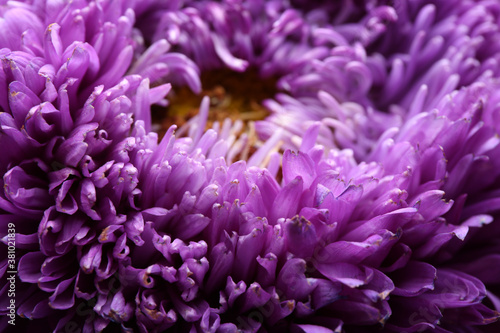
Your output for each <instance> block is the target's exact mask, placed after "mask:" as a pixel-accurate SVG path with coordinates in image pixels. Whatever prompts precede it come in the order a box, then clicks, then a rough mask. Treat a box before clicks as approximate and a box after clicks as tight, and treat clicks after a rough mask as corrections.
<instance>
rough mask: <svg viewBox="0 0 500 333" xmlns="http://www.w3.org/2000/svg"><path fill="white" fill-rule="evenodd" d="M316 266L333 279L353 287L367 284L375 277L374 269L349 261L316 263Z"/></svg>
mask: <svg viewBox="0 0 500 333" xmlns="http://www.w3.org/2000/svg"><path fill="white" fill-rule="evenodd" d="M315 267H316V268H317V269H318V271H319V272H320V273H321V274H323V275H324V276H325V277H327V278H328V279H330V280H331V281H333V282H337V281H338V282H340V283H342V284H345V285H346V286H349V287H351V288H356V287H359V286H362V285H365V284H367V283H368V282H369V281H370V280H371V279H372V278H373V270H372V269H371V268H368V267H363V266H361V267H360V266H357V265H353V264H349V263H336V264H334V265H330V264H323V263H316V264H315Z"/></svg>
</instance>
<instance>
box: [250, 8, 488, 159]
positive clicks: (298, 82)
mask: <svg viewBox="0 0 500 333" xmlns="http://www.w3.org/2000/svg"><path fill="white" fill-rule="evenodd" d="M375 13H377V15H378V16H377V17H378V18H379V20H383V22H385V23H386V25H387V32H384V33H379V34H377V35H376V36H375V38H372V39H369V40H368V41H366V42H363V40H362V39H361V38H360V37H357V38H349V34H346V31H349V30H346V29H345V28H344V27H343V26H342V25H340V26H334V27H333V28H332V29H330V30H327V31H326V32H325V33H324V35H325V36H329V34H328V33H330V34H332V31H333V32H335V33H338V34H341V35H342V34H343V35H342V36H345V38H344V40H345V42H344V43H345V44H340V43H337V44H336V45H334V46H335V47H333V48H332V49H331V54H330V55H329V56H328V57H325V58H324V59H317V60H316V61H315V62H313V66H312V67H311V69H310V70H309V71H307V72H305V73H302V72H300V71H292V73H291V74H289V75H287V81H289V83H288V86H289V87H290V89H291V91H292V94H291V97H290V96H283V95H279V96H277V98H276V101H269V102H267V104H266V105H267V107H268V108H269V109H270V110H271V111H272V115H271V116H270V117H269V118H268V119H266V121H264V122H261V123H259V124H258V129H259V133H260V134H261V135H262V136H263V137H268V136H269V135H270V133H272V132H273V130H274V129H275V128H276V127H280V126H281V125H280V124H282V123H284V122H286V123H287V124H289V125H287V132H289V133H290V134H289V137H290V143H291V144H292V145H291V146H289V147H291V148H294V149H296V148H297V147H298V146H297V142H298V140H296V139H295V141H293V140H292V139H293V136H292V135H299V133H301V132H303V131H304V128H306V126H308V124H310V122H311V121H322V123H323V124H324V126H322V129H321V130H320V140H321V141H320V143H321V144H323V145H325V146H327V147H332V145H333V144H335V146H337V147H341V148H350V149H353V151H354V152H355V156H356V158H358V159H363V158H365V156H366V154H367V153H368V152H369V150H370V149H371V147H372V146H373V144H374V142H375V141H376V140H377V139H378V138H379V137H380V135H381V134H382V133H383V132H384V131H385V130H386V129H388V128H390V127H393V126H397V127H399V126H401V125H402V122H403V121H404V119H406V118H408V117H411V116H413V115H415V114H416V113H418V112H420V111H422V110H423V111H427V110H429V109H432V108H433V107H434V106H435V105H436V103H437V102H438V101H439V100H440V99H441V98H442V97H443V96H445V95H446V94H448V93H450V92H452V91H453V90H455V89H457V88H459V87H462V86H468V85H469V84H471V83H473V82H475V81H476V80H477V79H478V78H479V77H480V76H481V75H482V74H483V73H486V72H488V71H492V72H493V73H494V75H497V72H498V59H497V57H498V52H497V51H496V50H497V49H498V15H497V14H498V6H497V5H496V4H493V3H491V2H488V1H486V2H484V3H483V2H479V3H476V2H474V3H472V2H468V1H466V2H460V4H458V5H457V6H455V4H452V3H449V2H446V1H445V2H437V3H419V4H417V3H415V4H406V3H405V2H401V3H400V2H398V3H397V4H395V5H394V6H393V8H392V7H381V8H379V9H377V10H373V11H371V12H369V14H367V19H368V18H369V17H370V16H374V15H376V14H375ZM368 21H369V22H374V21H376V20H375V17H373V18H370V19H368ZM384 31H385V29H384ZM323 38H326V37H323ZM343 80H344V81H343ZM419 103H421V104H419ZM304 109H311V110H313V111H312V112H301V110H304ZM295 119H296V120H295ZM332 132H333V133H332ZM294 146H295V147H294Z"/></svg>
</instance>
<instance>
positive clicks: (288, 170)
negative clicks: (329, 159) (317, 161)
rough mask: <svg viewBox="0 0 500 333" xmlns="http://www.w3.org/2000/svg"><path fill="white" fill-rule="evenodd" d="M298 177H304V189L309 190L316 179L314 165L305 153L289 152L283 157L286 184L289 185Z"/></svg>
mask: <svg viewBox="0 0 500 333" xmlns="http://www.w3.org/2000/svg"><path fill="white" fill-rule="evenodd" d="M298 176H300V177H302V180H303V181H304V188H309V186H311V184H312V182H313V180H314V178H315V177H316V170H315V169H314V163H313V161H312V160H311V158H310V157H309V155H307V154H305V153H303V152H300V151H299V152H298V153H295V152H292V151H290V150H287V151H285V153H284V155H283V181H284V184H285V185H286V184H289V183H290V182H292V181H293V180H294V179H295V178H296V177H298Z"/></svg>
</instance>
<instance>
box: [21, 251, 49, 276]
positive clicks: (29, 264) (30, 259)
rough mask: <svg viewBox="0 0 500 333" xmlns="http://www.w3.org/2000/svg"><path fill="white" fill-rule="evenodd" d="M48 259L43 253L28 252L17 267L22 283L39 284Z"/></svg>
mask: <svg viewBox="0 0 500 333" xmlns="http://www.w3.org/2000/svg"><path fill="white" fill-rule="evenodd" d="M46 258H47V257H46V256H45V255H44V254H43V253H41V252H28V253H26V254H25V255H23V256H22V257H21V259H20V260H19V264H18V267H17V270H18V272H19V278H20V279H21V281H23V282H29V283H37V282H38V279H39V278H41V277H42V272H41V267H42V264H43V262H44V261H45V259H46Z"/></svg>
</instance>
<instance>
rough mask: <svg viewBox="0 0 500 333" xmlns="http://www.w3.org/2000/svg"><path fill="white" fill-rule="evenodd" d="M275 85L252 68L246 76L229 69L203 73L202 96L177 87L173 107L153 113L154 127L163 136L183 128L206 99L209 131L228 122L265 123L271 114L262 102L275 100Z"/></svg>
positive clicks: (172, 93) (172, 97) (274, 80)
mask: <svg viewBox="0 0 500 333" xmlns="http://www.w3.org/2000/svg"><path fill="white" fill-rule="evenodd" d="M276 81H277V80H276V78H267V79H263V78H261V77H260V76H259V74H258V72H257V70H256V69H253V68H251V69H248V70H247V71H245V72H244V73H238V72H234V71H231V70H228V69H219V70H213V71H206V72H203V73H202V74H201V83H202V87H203V90H202V92H201V93H200V94H195V93H193V92H192V91H191V90H190V89H189V88H188V87H174V88H173V89H172V91H171V93H170V94H169V95H168V99H169V103H170V105H169V106H168V107H167V108H166V109H165V108H154V109H153V111H152V112H153V114H152V117H153V123H154V124H157V125H159V127H160V128H159V130H158V132H159V134H160V136H163V134H164V133H165V132H166V131H167V130H168V128H169V127H170V126H171V125H173V124H176V125H177V126H178V127H181V126H182V125H183V124H185V123H186V122H187V121H188V120H189V119H190V118H192V117H194V116H195V115H197V114H198V110H199V107H200V103H201V100H202V98H203V97H204V96H208V97H209V98H210V111H209V115H208V120H207V129H208V128H211V127H212V126H213V123H214V122H222V121H224V119H226V118H230V119H231V120H233V121H235V120H238V119H240V120H242V121H243V122H244V123H245V124H246V123H248V122H250V121H257V120H262V119H264V118H266V117H267V115H268V114H269V112H268V111H267V109H266V108H264V107H263V106H262V101H263V100H265V99H267V98H272V97H274V95H275V94H276V92H277V89H276Z"/></svg>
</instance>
